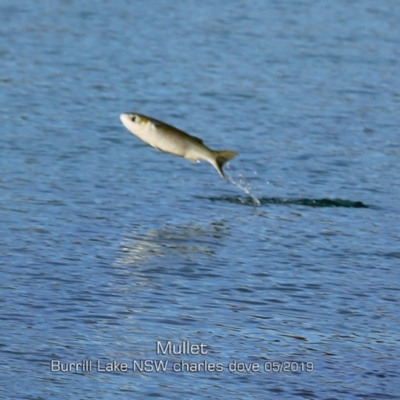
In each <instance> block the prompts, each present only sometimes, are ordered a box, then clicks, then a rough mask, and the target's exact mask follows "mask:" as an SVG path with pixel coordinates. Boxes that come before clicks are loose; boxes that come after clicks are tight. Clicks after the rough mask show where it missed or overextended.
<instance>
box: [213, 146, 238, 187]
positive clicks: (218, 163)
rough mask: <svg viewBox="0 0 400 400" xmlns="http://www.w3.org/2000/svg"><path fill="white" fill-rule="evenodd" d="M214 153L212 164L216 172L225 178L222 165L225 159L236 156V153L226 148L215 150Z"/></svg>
mask: <svg viewBox="0 0 400 400" xmlns="http://www.w3.org/2000/svg"><path fill="white" fill-rule="evenodd" d="M214 153H215V159H214V160H213V161H214V162H213V163H212V164H213V166H214V168H215V169H216V170H217V171H218V173H219V174H220V175H221V177H222V179H225V180H226V178H225V175H224V171H223V169H222V167H223V166H224V164H225V163H226V162H227V161H229V160H231V159H232V158H233V157H235V156H237V154H238V153H236V152H234V151H228V150H222V151H215V152H214Z"/></svg>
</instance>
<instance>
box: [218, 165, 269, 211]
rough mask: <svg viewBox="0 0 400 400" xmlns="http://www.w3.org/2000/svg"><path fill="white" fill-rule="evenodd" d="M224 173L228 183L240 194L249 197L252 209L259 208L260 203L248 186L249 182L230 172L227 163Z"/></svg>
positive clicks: (241, 176) (236, 173) (240, 175)
mask: <svg viewBox="0 0 400 400" xmlns="http://www.w3.org/2000/svg"><path fill="white" fill-rule="evenodd" d="M224 172H225V175H226V177H227V180H228V182H229V183H231V184H232V185H233V186H235V187H237V188H238V189H240V190H241V191H242V192H244V193H245V194H246V195H247V196H249V197H250V198H251V200H252V201H253V205H254V207H260V206H261V201H260V200H259V199H258V197H257V196H256V195H255V194H254V193H253V189H252V187H251V186H250V183H249V181H248V180H247V179H246V178H245V177H244V176H243V175H242V174H240V173H238V172H235V171H232V170H231V167H230V165H229V163H228V164H226V167H225V171H224Z"/></svg>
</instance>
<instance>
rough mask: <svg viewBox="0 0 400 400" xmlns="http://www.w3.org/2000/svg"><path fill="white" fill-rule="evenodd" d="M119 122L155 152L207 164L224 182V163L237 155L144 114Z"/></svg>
mask: <svg viewBox="0 0 400 400" xmlns="http://www.w3.org/2000/svg"><path fill="white" fill-rule="evenodd" d="M120 119H121V122H122V124H123V125H124V126H125V128H127V129H128V131H130V132H131V133H133V134H134V135H135V136H137V137H138V138H139V139H141V140H142V141H143V142H145V143H147V144H149V145H150V146H152V147H154V148H155V149H157V150H160V151H163V152H165V153H170V154H173V155H176V156H179V157H184V158H186V159H187V160H190V161H193V162H194V161H197V160H204V161H208V162H209V163H210V164H211V165H212V166H213V167H214V168H215V169H216V170H217V171H218V173H219V175H220V176H221V177H222V178H223V179H225V175H224V171H223V169H222V167H223V165H224V163H225V162H227V161H228V160H230V159H231V158H233V157H235V156H236V155H237V153H236V152H234V151H228V150H223V151H216V150H212V149H210V148H209V147H207V146H206V145H205V144H204V143H203V141H202V140H201V139H199V138H197V137H195V136H192V135H189V134H188V133H186V132H183V131H181V130H180V129H178V128H175V127H174V126H172V125H168V124H166V123H165V122H162V121H158V120H156V119H154V118H151V117H147V116H145V115H143V114H137V113H123V114H121V115H120Z"/></svg>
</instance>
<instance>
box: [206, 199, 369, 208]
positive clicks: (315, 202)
mask: <svg viewBox="0 0 400 400" xmlns="http://www.w3.org/2000/svg"><path fill="white" fill-rule="evenodd" d="M203 198H204V197H203ZM206 198H207V199H208V200H211V201H226V202H229V203H234V204H242V205H246V206H254V201H253V199H252V198H250V197H244V198H243V197H235V196H221V197H206ZM258 200H259V201H260V203H261V205H266V204H278V205H289V206H290V205H297V206H306V207H345V208H372V207H371V206H369V205H367V204H364V203H363V202H361V201H351V200H343V199H327V198H324V199H304V198H300V199H283V198H279V197H261V198H259V199H258Z"/></svg>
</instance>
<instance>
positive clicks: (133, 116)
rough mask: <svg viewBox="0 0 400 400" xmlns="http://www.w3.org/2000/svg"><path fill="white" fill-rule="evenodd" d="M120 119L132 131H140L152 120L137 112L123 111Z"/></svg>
mask: <svg viewBox="0 0 400 400" xmlns="http://www.w3.org/2000/svg"><path fill="white" fill-rule="evenodd" d="M119 119H120V120H121V122H122V124H123V125H124V126H125V128H127V129H128V130H129V131H131V132H136V131H140V130H142V129H143V128H145V127H146V126H147V125H148V124H149V123H150V122H151V121H150V119H149V118H148V117H146V116H144V115H141V114H137V113H122V114H121V115H120V116H119Z"/></svg>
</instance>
